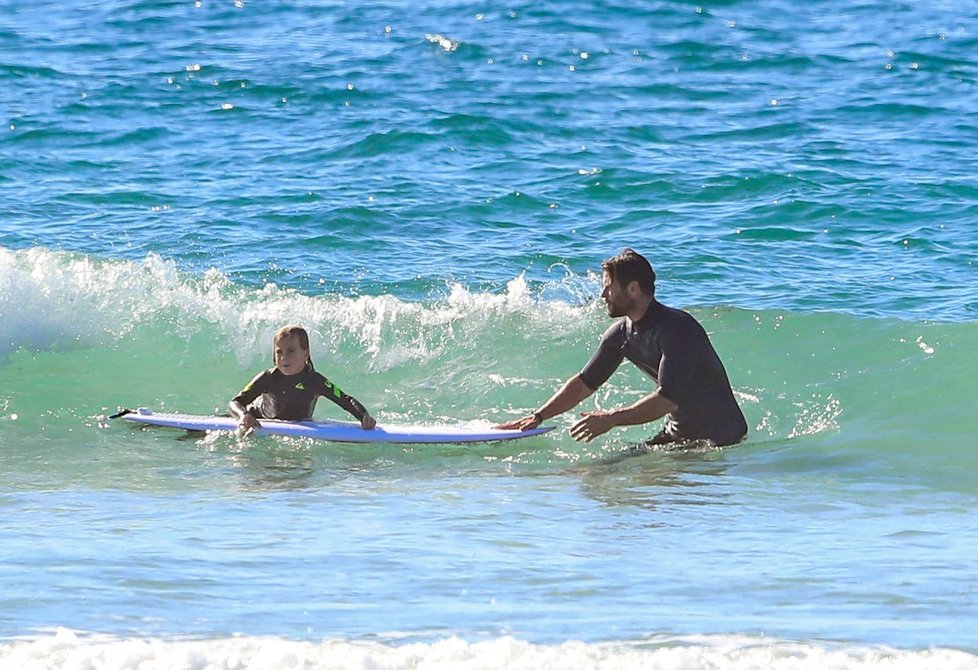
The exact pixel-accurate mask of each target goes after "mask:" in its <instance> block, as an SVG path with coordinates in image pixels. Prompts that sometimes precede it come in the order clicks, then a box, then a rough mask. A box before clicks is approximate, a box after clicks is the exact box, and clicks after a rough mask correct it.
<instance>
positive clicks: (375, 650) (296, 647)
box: [0, 629, 978, 670]
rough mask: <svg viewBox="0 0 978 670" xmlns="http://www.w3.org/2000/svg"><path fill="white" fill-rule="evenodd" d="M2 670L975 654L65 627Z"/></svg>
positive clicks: (473, 666)
mask: <svg viewBox="0 0 978 670" xmlns="http://www.w3.org/2000/svg"><path fill="white" fill-rule="evenodd" d="M0 667H3V668H5V669H6V668H10V669H13V668H17V670H54V669H55V668H57V669H59V670H74V669H78V670H81V669H82V668H98V669H99V670H136V669H138V670H157V669H159V670H163V669H166V670H170V669H172V668H182V669H185V670H258V669H260V670H278V669H283V670H284V669H292V668H303V669H304V670H333V669H336V670H340V669H342V670H357V669H360V668H362V669H364V670H375V669H383V670H399V669H401V668H404V669H405V670H442V669H445V670H448V669H449V668H450V669H452V670H499V669H503V668H507V669H511V668H512V669H526V670H538V669H539V668H552V669H554V670H561V669H566V670H580V669H582V668H589V669H594V670H605V669H607V670H625V669H628V670H632V669H634V668H655V669H657V670H692V669H704V670H706V669H714V668H725V669H728V670H754V669H757V668H769V669H772V670H777V669H779V668H785V669H789V668H790V669H791V670H806V669H808V668H811V669H812V670H823V669H825V668H832V669H833V670H850V669H851V670H870V669H874V668H886V669H887V670H928V669H934V670H966V669H970V668H978V656H975V655H974V654H971V653H967V652H964V651H958V650H954V649H926V650H900V649H892V648H887V647H847V646H842V645H827V644H811V643H795V642H786V641H778V640H768V639H762V638H747V637H736V636H712V637H706V636H704V637H696V638H659V639H650V640H643V641H640V642H615V643H590V644H589V643H584V642H579V641H568V642H564V643H562V644H552V645H545V644H533V643H530V642H525V641H521V640H517V639H514V638H512V637H500V638H497V639H494V640H488V641H483V642H467V641H465V640H462V639H459V638H455V637H452V638H446V639H442V640H438V641H435V642H430V643H408V644H402V645H391V644H382V643H379V642H367V641H349V640H327V641H323V642H302V641H292V640H285V639H281V638H275V637H231V638H224V639H219V640H192V641H187V640H177V641H166V640H161V639H155V638H128V639H119V638H112V637H105V636H91V635H82V634H78V633H76V632H74V631H70V630H66V629H59V630H58V631H57V632H56V633H54V634H52V635H50V636H46V637H40V638H37V639H31V640H16V641H13V642H8V643H4V644H0Z"/></svg>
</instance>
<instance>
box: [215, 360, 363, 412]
mask: <svg viewBox="0 0 978 670" xmlns="http://www.w3.org/2000/svg"><path fill="white" fill-rule="evenodd" d="M319 396H324V397H326V398H329V399H330V400H332V401H333V402H335V403H336V404H337V405H339V406H340V407H342V408H343V409H345V410H346V411H347V412H349V413H350V414H352V415H353V416H355V417H356V418H357V420H358V421H360V420H362V419H363V417H364V416H365V415H366V414H367V410H366V408H365V407H364V406H363V405H362V404H360V401H359V400H357V399H356V398H354V397H353V396H349V395H347V394H345V393H343V391H341V390H340V389H339V387H338V386H336V385H335V384H333V382H331V381H329V380H328V379H326V377H324V376H323V375H321V374H319V373H318V372H316V371H315V370H314V369H312V368H310V367H307V368H306V369H305V370H303V371H302V372H300V373H298V374H295V375H285V374H282V373H281V372H279V371H278V369H277V368H270V369H268V370H265V371H264V372H261V373H259V374H258V375H257V376H256V377H255V378H254V379H252V380H251V381H250V382H249V383H248V385H247V386H245V387H244V389H243V390H242V391H241V393H239V394H238V395H236V396H235V397H234V398H233V399H232V402H237V403H240V405H241V406H242V407H244V408H245V409H246V411H248V412H250V413H252V414H254V415H255V418H256V419H281V420H283V421H303V420H305V419H311V418H312V413H313V410H315V409H316V401H317V400H318V399H319Z"/></svg>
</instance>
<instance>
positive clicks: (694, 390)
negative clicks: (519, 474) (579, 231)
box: [499, 249, 747, 446]
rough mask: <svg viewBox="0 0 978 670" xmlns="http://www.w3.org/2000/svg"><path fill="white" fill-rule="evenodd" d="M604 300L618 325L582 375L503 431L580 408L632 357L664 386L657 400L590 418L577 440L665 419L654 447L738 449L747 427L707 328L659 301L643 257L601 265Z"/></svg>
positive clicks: (630, 254)
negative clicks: (691, 444)
mask: <svg viewBox="0 0 978 670" xmlns="http://www.w3.org/2000/svg"><path fill="white" fill-rule="evenodd" d="M602 269H603V270H604V289H603V290H602V292H601V297H602V298H604V300H605V302H606V303H607V305H608V315H609V316H611V317H614V318H618V317H624V318H621V319H619V320H618V321H616V322H615V323H614V325H612V326H611V327H610V328H609V329H608V330H607V331H606V332H605V334H604V336H603V337H602V338H601V343H600V345H598V350H597V352H596V353H595V354H594V356H593V357H592V358H591V360H590V361H589V362H588V363H587V365H585V366H584V369H583V370H581V372H580V373H579V374H577V375H575V376H573V377H571V378H570V379H568V380H567V381H566V382H565V383H564V385H563V386H562V387H561V388H560V390H558V391H557V392H556V393H555V394H554V395H553V397H551V398H550V400H548V401H547V402H546V403H545V404H544V405H543V406H542V407H541V408H540V409H538V410H537V411H536V412H534V413H533V414H530V415H529V416H525V417H523V418H522V419H517V420H515V421H510V422H508V423H505V424H502V425H500V426H499V427H500V428H519V429H521V430H526V429H528V428H534V427H536V426H538V425H539V424H541V423H543V422H544V421H546V420H547V419H549V418H551V417H554V416H557V415H558V414H562V413H564V412H566V411H568V410H570V409H572V408H574V407H576V406H577V405H578V404H579V403H580V402H581V401H582V400H584V399H585V398H587V397H588V396H590V395H591V394H592V393H594V392H595V391H596V390H597V389H598V388H599V387H600V386H601V385H602V384H604V383H605V382H606V381H607V380H608V378H609V377H611V375H612V373H613V372H614V371H615V370H617V369H618V366H619V365H621V362H622V361H623V360H624V359H625V358H627V359H628V360H630V361H631V362H632V363H634V364H635V365H636V366H638V367H639V369H641V370H642V371H643V372H645V373H646V374H648V375H649V376H650V377H651V378H652V380H653V381H654V382H655V383H656V384H657V388H656V390H655V391H654V392H652V393H651V394H649V395H647V396H645V397H644V398H642V399H641V400H639V401H638V402H636V403H634V404H632V405H630V406H628V407H623V408H621V409H615V410H608V411H595V412H584V413H583V414H582V417H583V418H582V419H581V420H580V421H578V422H577V423H575V424H574V425H573V426H572V427H571V437H573V438H574V439H575V440H583V441H585V442H590V441H591V440H593V439H594V438H596V437H597V436H599V435H602V434H604V433H606V432H608V431H609V430H610V429H611V428H614V427H615V426H630V425H636V424H642V423H648V422H650V421H655V420H656V419H660V418H662V417H666V420H665V421H664V422H663V427H662V430H661V431H659V433H658V434H657V435H656V436H655V437H653V438H652V439H651V440H650V441H649V444H668V443H674V442H675V443H682V442H686V441H689V440H710V441H711V442H713V443H714V444H716V445H718V446H725V445H730V444H734V443H736V442H739V441H740V440H742V439H743V438H744V436H745V435H746V434H747V422H746V421H745V420H744V415H743V413H742V412H741V411H740V407H739V406H738V405H737V401H736V399H734V395H733V391H732V390H731V388H730V382H729V380H728V379H727V373H726V371H725V370H724V368H723V363H722V362H721V361H720V357H719V356H717V353H716V350H714V348H713V345H712V344H711V343H710V338H709V337H708V336H707V334H706V331H705V330H703V326H701V325H700V324H699V322H697V321H696V319H694V318H693V317H692V316H690V315H689V314H687V313H686V312H683V311H682V310H678V309H673V308H671V307H666V306H665V305H663V304H662V303H660V302H658V301H657V300H656V299H655V272H654V271H653V270H652V266H651V264H649V262H648V261H647V260H646V259H645V258H644V257H643V256H642V255H640V254H639V253H637V252H635V251H634V250H632V249H625V250H624V251H622V252H621V253H620V254H618V255H617V256H615V257H614V258H610V259H608V260H606V261H605V262H604V263H603V264H602Z"/></svg>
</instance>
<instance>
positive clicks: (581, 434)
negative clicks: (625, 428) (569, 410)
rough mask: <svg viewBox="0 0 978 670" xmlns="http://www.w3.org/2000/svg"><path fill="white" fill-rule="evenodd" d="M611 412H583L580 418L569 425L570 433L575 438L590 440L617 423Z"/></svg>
mask: <svg viewBox="0 0 978 670" xmlns="http://www.w3.org/2000/svg"><path fill="white" fill-rule="evenodd" d="M612 414H613V413H612V412H602V411H597V412H584V413H582V414H581V417H582V418H581V420H580V421H578V422H577V423H575V424H574V425H573V426H571V430H570V434H571V437H573V438H574V439H575V440H578V441H582V440H583V441H584V442H590V441H591V440H593V439H594V438H596V437H597V436H598V435H604V434H605V433H607V432H608V431H609V430H611V429H612V428H614V427H615V426H616V425H617V424H616V423H615V418H614V416H613V415H612Z"/></svg>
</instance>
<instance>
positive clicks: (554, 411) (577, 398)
mask: <svg viewBox="0 0 978 670" xmlns="http://www.w3.org/2000/svg"><path fill="white" fill-rule="evenodd" d="M592 393H594V389H592V388H590V387H589V386H588V385H587V384H585V383H584V381H583V380H582V379H581V376H580V375H574V376H573V377H571V378H570V379H568V380H567V381H566V382H564V385H563V386H561V387H560V389H559V390H558V391H557V392H556V393H554V394H553V396H552V397H551V398H550V400H548V401H547V402H546V403H544V405H543V406H542V407H541V408H540V409H538V410H537V411H536V412H534V413H533V414H529V415H527V416H524V417H523V418H521V419H516V420H515V421H508V422H506V423H501V424H499V425H498V426H496V428H503V429H508V430H512V429H519V430H528V429H530V428H536V427H537V426H539V425H540V424H541V423H543V422H544V421H546V420H547V419H550V418H552V417H555V416H557V415H558V414H563V413H564V412H566V411H567V410H569V409H573V408H574V407H577V405H578V404H579V403H580V402H581V401H582V400H584V399H585V398H587V397H588V396H589V395H591V394H592Z"/></svg>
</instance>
